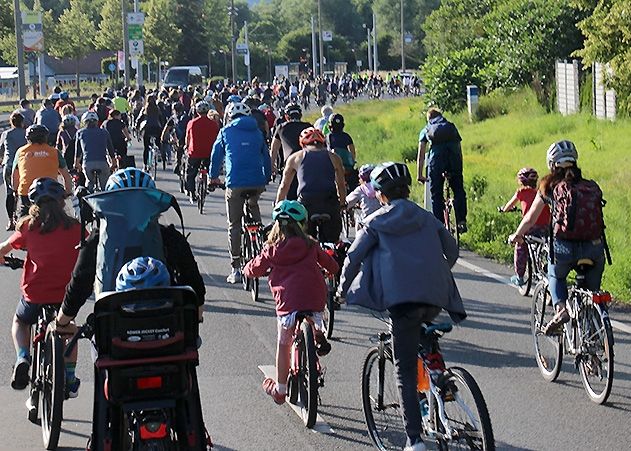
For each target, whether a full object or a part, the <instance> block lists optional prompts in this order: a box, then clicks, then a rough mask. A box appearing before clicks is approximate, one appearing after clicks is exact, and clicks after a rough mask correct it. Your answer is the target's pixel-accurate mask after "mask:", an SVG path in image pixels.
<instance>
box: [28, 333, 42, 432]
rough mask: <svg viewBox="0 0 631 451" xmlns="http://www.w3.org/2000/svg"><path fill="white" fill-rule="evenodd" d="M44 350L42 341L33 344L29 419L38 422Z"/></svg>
mask: <svg viewBox="0 0 631 451" xmlns="http://www.w3.org/2000/svg"><path fill="white" fill-rule="evenodd" d="M43 359H44V352H43V347H42V344H41V341H39V340H38V341H36V342H35V343H34V344H33V364H32V365H31V387H30V396H29V398H28V400H27V409H28V420H29V421H30V422H31V423H37V418H38V416H39V387H38V384H39V381H40V380H41V378H40V377H41V376H40V374H39V373H40V368H42V367H43Z"/></svg>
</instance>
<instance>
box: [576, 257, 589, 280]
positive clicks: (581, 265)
mask: <svg viewBox="0 0 631 451" xmlns="http://www.w3.org/2000/svg"><path fill="white" fill-rule="evenodd" d="M592 266H594V260H592V259H590V258H581V259H580V260H579V261H578V262H576V266H575V267H574V269H575V270H576V273H577V274H578V275H579V276H581V277H583V276H584V273H585V272H587V271H588V270H589V269H590V268H591V267H592Z"/></svg>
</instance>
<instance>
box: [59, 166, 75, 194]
mask: <svg viewBox="0 0 631 451" xmlns="http://www.w3.org/2000/svg"><path fill="white" fill-rule="evenodd" d="M59 175H61V177H62V178H63V179H64V186H65V187H66V195H67V196H69V195H71V194H72V177H70V172H68V168H67V167H63V168H59Z"/></svg>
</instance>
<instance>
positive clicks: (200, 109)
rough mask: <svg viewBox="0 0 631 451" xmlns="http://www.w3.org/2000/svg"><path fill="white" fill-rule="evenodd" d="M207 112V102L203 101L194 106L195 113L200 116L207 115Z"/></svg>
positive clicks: (208, 107)
mask: <svg viewBox="0 0 631 451" xmlns="http://www.w3.org/2000/svg"><path fill="white" fill-rule="evenodd" d="M208 110H210V105H208V102H205V101H204V100H202V101H201V102H197V103H196V104H195V111H197V113H199V114H200V115H203V114H206V113H208Z"/></svg>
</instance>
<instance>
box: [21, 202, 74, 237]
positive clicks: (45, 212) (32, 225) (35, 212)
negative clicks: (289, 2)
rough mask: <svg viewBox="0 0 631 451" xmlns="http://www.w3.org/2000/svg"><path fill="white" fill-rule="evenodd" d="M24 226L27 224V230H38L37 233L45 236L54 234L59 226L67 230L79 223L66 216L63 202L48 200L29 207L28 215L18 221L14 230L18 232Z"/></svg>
mask: <svg viewBox="0 0 631 451" xmlns="http://www.w3.org/2000/svg"><path fill="white" fill-rule="evenodd" d="M24 224H27V226H28V229H29V230H34V229H36V228H39V233H41V234H45V233H50V232H54V231H55V230H56V229H57V228H58V227H60V226H61V227H63V228H64V229H66V230H67V229H69V228H70V227H72V226H73V225H75V224H79V221H77V220H76V219H74V218H72V217H70V216H68V214H67V213H66V212H65V210H64V203H63V201H58V200H55V199H52V198H48V199H45V200H43V201H42V202H40V203H39V204H33V205H31V207H30V208H29V210H28V215H26V216H24V217H23V218H22V219H20V220H19V221H18V224H17V226H16V229H17V230H20V229H21V228H22V226H23V225H24Z"/></svg>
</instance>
